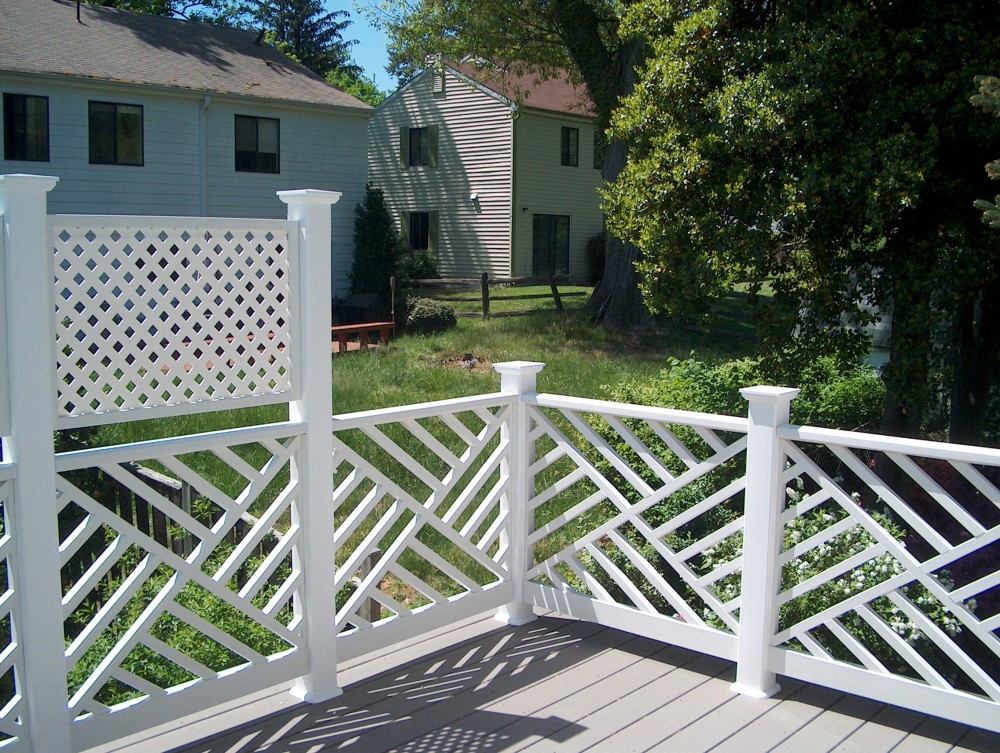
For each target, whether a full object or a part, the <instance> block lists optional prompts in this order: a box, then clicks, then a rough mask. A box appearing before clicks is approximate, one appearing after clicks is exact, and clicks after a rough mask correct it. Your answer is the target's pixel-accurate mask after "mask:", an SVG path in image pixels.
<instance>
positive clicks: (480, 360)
mask: <svg viewBox="0 0 1000 753" xmlns="http://www.w3.org/2000/svg"><path fill="white" fill-rule="evenodd" d="M431 366H449V367H451V368H453V369H465V370H466V371H474V372H476V373H477V374H484V373H486V372H488V371H490V370H491V369H492V368H493V362H492V361H490V359H488V358H487V357H486V356H477V355H476V354H474V353H463V354H462V355H460V356H453V357H450V358H438V359H435V360H433V361H431Z"/></svg>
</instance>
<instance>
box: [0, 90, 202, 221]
mask: <svg viewBox="0 0 1000 753" xmlns="http://www.w3.org/2000/svg"><path fill="white" fill-rule="evenodd" d="M0 89H2V91H3V92H16V93H19V94H32V95H39V96H46V97H48V98H49V157H50V161H49V162H20V161H12V160H3V161H2V163H0V164H2V165H3V168H2V170H3V172H5V173H11V172H26V173H34V174H40V175H54V176H56V177H58V178H59V183H58V184H57V185H56V187H55V189H53V191H52V192H51V193H50V194H49V210H50V211H52V212H73V213H84V214H103V213H115V214H170V215H189V214H198V104H196V103H195V101H194V100H191V101H184V100H182V99H176V98H167V97H157V96H155V95H153V96H150V95H148V94H146V93H145V92H143V91H141V90H139V89H136V88H133V89H121V88H118V89H114V88H112V89H109V88H101V87H98V86H95V85H92V84H89V83H87V82H78V83H74V84H72V85H69V84H63V83H59V82H45V83H44V84H41V85H35V84H34V83H31V84H28V83H27V82H25V81H24V80H21V81H17V80H14V79H11V78H9V77H7V76H0ZM91 100H95V101H102V102H116V103H120V104H130V105H142V108H143V162H144V164H143V165H142V166H130V165H91V164H90V152H89V145H88V135H87V134H88V111H89V107H88V102H89V101H91Z"/></svg>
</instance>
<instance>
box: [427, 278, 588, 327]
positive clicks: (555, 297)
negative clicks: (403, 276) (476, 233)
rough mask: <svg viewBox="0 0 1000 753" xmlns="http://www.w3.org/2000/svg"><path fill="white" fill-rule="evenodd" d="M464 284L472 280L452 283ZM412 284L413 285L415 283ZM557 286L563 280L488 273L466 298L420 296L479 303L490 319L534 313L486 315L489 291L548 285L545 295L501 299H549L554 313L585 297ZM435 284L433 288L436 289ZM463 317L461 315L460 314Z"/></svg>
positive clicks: (488, 306) (484, 317) (484, 313)
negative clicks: (565, 302) (476, 292)
mask: <svg viewBox="0 0 1000 753" xmlns="http://www.w3.org/2000/svg"><path fill="white" fill-rule="evenodd" d="M456 282H458V283H461V284H464V285H470V286H471V285H474V284H475V283H474V281H473V280H468V281H466V280H460V281H456ZM415 283H416V284H415ZM434 283H438V284H440V283H439V281H435V280H415V281H411V282H410V283H409V284H410V285H411V286H414V287H424V286H428V287H430V286H431V285H432V284H434ZM559 283H563V284H565V278H559V277H553V276H552V275H548V276H544V277H493V278H491V277H490V276H489V273H487V272H483V274H482V277H481V278H480V293H479V295H469V296H433V295H429V296H424V297H425V298H429V299H431V300H432V301H444V302H446V303H473V302H481V303H482V306H483V312H482V318H483V319H489V318H490V316H523V315H525V314H531V313H535V311H518V312H503V313H499V312H498V313H491V312H490V300H491V294H490V288H491V287H498V286H504V287H508V286H514V287H527V286H531V285H548V286H549V290H550V292H549V293H529V294H525V295H505V296H503V298H502V300H504V301H527V300H548V299H552V301H553V303H554V304H555V307H556V311H558V312H559V313H562V312H563V311H564V309H563V302H562V299H563V298H570V297H576V296H582V295H586V293H584V292H581V291H576V292H567V293H560V292H559V287H558V285H559ZM437 286H438V285H435V287H437ZM460 316H463V314H460ZM464 316H475V315H474V314H464Z"/></svg>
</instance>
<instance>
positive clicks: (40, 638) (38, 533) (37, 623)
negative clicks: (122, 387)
mask: <svg viewBox="0 0 1000 753" xmlns="http://www.w3.org/2000/svg"><path fill="white" fill-rule="evenodd" d="M58 180H59V179H58V178H52V177H45V176H39V175H0V213H2V214H3V236H4V238H3V239H4V257H5V266H6V269H5V271H4V272H5V273H4V278H5V280H6V286H7V289H6V290H5V291H3V293H4V299H5V306H6V310H7V345H8V348H9V354H10V357H9V358H8V364H7V367H8V370H9V373H8V378H9V380H10V381H9V391H10V396H11V399H10V402H11V405H10V431H11V435H10V443H9V450H10V454H11V458H10V459H11V460H12V461H13V462H14V463H15V464H16V465H17V476H16V478H15V480H14V505H13V512H14V515H13V535H14V540H15V542H16V547H15V548H16V551H17V559H16V561H15V562H14V563H12V568H11V569H12V571H13V572H11V573H10V574H9V577H12V578H13V580H14V582H15V584H16V585H15V587H16V588H18V589H19V590H20V613H19V614H18V615H16V619H15V633H14V635H15V640H18V641H20V642H21V645H22V651H23V652H24V653H23V656H24V677H19V678H18V681H19V684H20V687H19V688H18V691H19V692H20V693H21V695H23V696H24V698H25V699H26V701H27V704H28V725H27V726H28V737H29V739H30V741H31V750H32V751H34V753H69V751H70V750H71V747H72V744H71V735H70V728H69V725H70V718H69V710H68V706H67V695H66V657H65V653H64V647H65V637H64V634H63V610H62V582H61V580H60V573H59V570H60V564H59V529H58V516H59V507H58V503H57V501H56V468H55V447H54V445H53V432H54V431H55V422H56V382H55V373H56V369H55V331H54V327H53V319H54V316H53V311H54V310H55V292H54V286H53V284H52V280H53V276H54V261H53V250H52V244H51V239H50V238H49V231H48V216H47V214H48V209H47V201H48V199H47V194H48V192H49V191H51V190H52V189H53V188H55V185H56V183H57V182H58Z"/></svg>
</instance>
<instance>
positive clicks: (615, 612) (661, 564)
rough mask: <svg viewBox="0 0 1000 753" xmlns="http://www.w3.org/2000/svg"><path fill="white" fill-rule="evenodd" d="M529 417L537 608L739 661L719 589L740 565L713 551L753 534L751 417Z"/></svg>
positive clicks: (598, 406)
mask: <svg viewBox="0 0 1000 753" xmlns="http://www.w3.org/2000/svg"><path fill="white" fill-rule="evenodd" d="M529 415H530V418H531V428H530V430H529V431H530V433H529V439H530V441H531V443H532V445H533V448H534V449H533V451H531V457H532V463H531V465H530V467H529V473H530V480H529V490H530V491H531V492H532V494H531V497H530V498H529V500H528V506H529V510H530V511H532V512H533V517H534V525H533V528H532V532H531V534H530V535H529V537H528V542H529V544H530V545H531V546H532V547H533V550H534V559H535V563H536V564H535V565H534V567H532V568H531V570H530V571H529V572H528V577H529V578H530V579H531V580H532V581H533V583H534V584H535V587H534V589H533V592H534V593H535V594H536V602H537V603H539V604H562V605H564V606H563V607H562V608H568V609H570V610H571V611H573V612H574V613H578V614H581V615H583V614H587V613H588V612H590V611H593V610H603V611H601V612H600V613H601V614H603V615H607V616H608V618H609V619H614V620H617V622H618V624H620V625H621V626H623V627H627V628H628V629H634V630H637V631H639V632H643V633H644V634H648V635H659V636H661V637H662V636H664V635H666V634H668V633H669V635H670V639H671V640H673V641H675V642H679V643H682V644H685V645H688V644H689V645H692V646H694V647H697V648H700V649H701V650H710V651H712V652H713V653H719V654H720V655H723V656H729V657H732V656H733V643H732V641H731V640H727V638H726V636H731V635H733V634H735V633H738V631H739V619H738V615H737V613H736V611H735V610H734V609H733V608H732V606H731V605H730V604H729V603H728V599H727V598H726V597H725V595H724V589H723V593H720V589H719V587H718V586H719V584H720V582H723V581H728V580H729V579H731V578H734V577H735V578H738V577H739V573H740V566H741V562H740V558H739V556H738V554H737V555H736V556H734V557H732V558H729V559H726V560H723V561H719V560H718V558H714V557H713V553H714V552H715V551H717V550H718V549H719V548H721V547H725V546H727V544H728V542H730V541H731V540H733V539H735V538H738V537H739V536H740V535H741V532H742V528H743V491H744V488H745V484H746V480H745V471H744V467H745V450H746V437H745V436H744V435H745V433H746V429H747V422H746V419H740V418H731V417H723V416H708V415H702V414H696V413H688V412H682V411H669V410H658V409H655V408H640V407H637V406H628V405H621V404H615V403H608V402H602V401H596V400H583V399H579V398H568V397H561V396H553V395H540V396H538V399H537V407H534V408H532V409H531V410H530V412H529ZM709 562H712V563H713V564H712V565H711V566H710V565H709V564H708V563H709ZM576 595H582V596H586V597H588V598H589V599H590V600H592V603H589V604H588V603H586V602H583V601H581V600H580V598H579V596H576ZM553 599H554V601H553ZM650 618H653V619H650ZM685 628H686V630H685ZM665 631H666V632H665Z"/></svg>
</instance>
